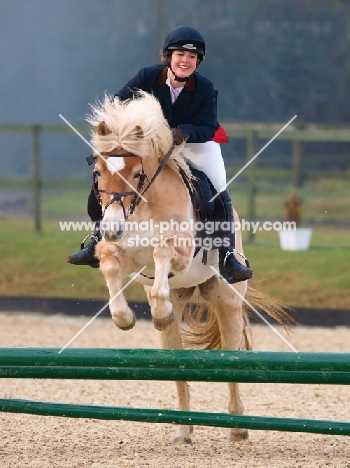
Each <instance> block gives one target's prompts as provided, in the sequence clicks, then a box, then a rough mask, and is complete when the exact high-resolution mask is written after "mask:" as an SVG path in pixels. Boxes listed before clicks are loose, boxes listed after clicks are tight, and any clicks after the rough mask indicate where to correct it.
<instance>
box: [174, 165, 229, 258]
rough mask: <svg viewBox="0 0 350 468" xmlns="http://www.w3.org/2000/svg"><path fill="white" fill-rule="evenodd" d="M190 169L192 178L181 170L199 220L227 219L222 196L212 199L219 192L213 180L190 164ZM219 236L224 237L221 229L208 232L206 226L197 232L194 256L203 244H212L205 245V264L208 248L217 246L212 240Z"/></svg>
mask: <svg viewBox="0 0 350 468" xmlns="http://www.w3.org/2000/svg"><path fill="white" fill-rule="evenodd" d="M190 170H191V173H192V176H193V177H192V178H189V177H188V176H187V175H186V174H185V173H184V172H183V171H180V172H181V176H182V178H183V180H184V182H185V184H186V187H187V189H188V191H189V194H190V197H191V201H192V206H193V209H194V211H195V212H196V213H197V216H198V219H197V221H199V222H200V223H201V224H202V225H205V224H206V223H208V222H209V223H215V222H217V221H222V220H224V219H226V218H227V216H226V208H225V205H224V203H223V202H222V200H221V197H216V198H215V199H214V200H211V199H212V198H213V197H214V196H215V195H216V194H217V191H216V189H215V187H214V186H213V184H212V182H211V180H210V179H209V178H208V177H207V175H206V174H205V173H204V172H203V171H200V170H198V169H195V168H194V167H192V166H190ZM217 237H222V232H221V231H220V230H219V231H216V230H213V232H210V233H208V232H207V231H206V229H205V227H204V228H203V229H201V230H199V231H197V232H196V236H195V239H196V249H195V252H194V255H193V256H194V257H195V256H196V255H197V254H198V252H199V250H200V249H201V247H202V246H204V245H211V247H210V248H206V247H204V249H203V257H202V263H204V265H205V264H206V263H207V254H208V250H212V249H215V248H217V247H215V246H214V247H213V242H211V241H212V240H213V239H214V238H217Z"/></svg>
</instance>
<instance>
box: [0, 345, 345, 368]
mask: <svg viewBox="0 0 350 468" xmlns="http://www.w3.org/2000/svg"><path fill="white" fill-rule="evenodd" d="M59 351H60V348H0V366H10V367H13V366H61V367H66V366H71V367H120V368H122V367H127V368H131V367H136V368H145V369H146V368H148V369H153V368H162V369H163V368H164V369H174V368H177V369H211V370H219V369H221V370H224V369H229V370H238V369H241V370H247V371H250V370H252V371H253V370H254V371H286V372H293V371H303V372H350V353H292V352H273V351H231V350H210V351H194V350H178V349H176V350H171V349H114V348H67V349H65V350H64V351H63V352H62V353H61V354H59Z"/></svg>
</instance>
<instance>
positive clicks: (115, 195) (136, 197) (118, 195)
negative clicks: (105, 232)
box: [86, 144, 175, 220]
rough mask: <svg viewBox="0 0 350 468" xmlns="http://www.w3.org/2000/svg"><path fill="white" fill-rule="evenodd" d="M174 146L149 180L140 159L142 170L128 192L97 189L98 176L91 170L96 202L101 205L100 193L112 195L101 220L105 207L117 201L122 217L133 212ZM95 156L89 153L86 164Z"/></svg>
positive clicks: (108, 154) (91, 162)
mask: <svg viewBox="0 0 350 468" xmlns="http://www.w3.org/2000/svg"><path fill="white" fill-rule="evenodd" d="M174 148H175V144H173V145H172V147H171V148H170V149H169V151H168V152H167V154H166V155H165V156H164V158H163V159H162V161H161V163H160V164H159V166H158V168H157V170H156V172H155V173H154V175H153V177H152V178H151V180H149V178H148V177H147V174H146V172H145V170H144V168H143V164H142V159H141V165H142V171H141V174H140V178H139V183H138V185H137V188H136V189H133V190H132V191H129V192H114V191H112V190H102V189H99V188H98V183H97V182H98V181H97V178H98V176H97V173H96V172H95V171H93V173H92V188H93V191H94V194H95V197H96V199H97V201H98V203H99V204H100V205H101V206H102V200H101V196H100V193H107V194H109V195H112V198H111V199H110V200H109V202H108V203H107V204H106V206H105V207H104V211H103V213H102V215H101V220H102V219H103V217H104V215H105V212H106V209H107V208H108V207H109V206H110V205H112V203H119V205H120V206H121V208H122V210H123V214H124V219H125V220H127V219H128V217H129V216H130V215H132V214H133V212H134V211H135V208H136V207H137V206H138V204H139V203H140V202H141V200H142V197H143V195H144V194H145V193H146V192H147V190H148V189H149V188H150V187H151V185H152V184H153V182H154V181H155V179H156V178H157V177H158V175H159V174H160V172H161V171H162V169H163V167H164V166H165V164H166V163H167V162H168V160H169V158H170V156H171V155H172V152H173V151H174ZM99 155H101V156H108V157H109V158H125V157H135V156H137V155H135V154H132V153H121V154H113V153H112V154H111V153H106V152H103V153H99ZM97 157H98V155H91V156H88V157H87V158H86V160H87V162H88V164H89V165H91V164H93V162H94V160H95V159H97ZM145 181H147V182H148V185H147V186H146V187H144V184H145ZM130 195H133V198H132V200H131V202H130V204H129V205H128V207H127V208H125V205H124V198H125V197H127V196H130Z"/></svg>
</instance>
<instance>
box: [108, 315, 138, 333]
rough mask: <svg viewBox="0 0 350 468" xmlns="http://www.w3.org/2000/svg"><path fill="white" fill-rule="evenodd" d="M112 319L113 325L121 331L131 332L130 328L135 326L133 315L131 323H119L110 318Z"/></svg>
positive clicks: (115, 319)
mask: <svg viewBox="0 0 350 468" xmlns="http://www.w3.org/2000/svg"><path fill="white" fill-rule="evenodd" d="M112 318H113V322H114V323H115V325H116V326H117V327H118V328H120V329H121V330H125V331H126V330H131V329H132V328H134V326H135V324H136V317H135V314H134V313H133V315H132V322H131V323H129V324H127V323H126V322H125V320H123V321H121V320H118V318H117V317H112Z"/></svg>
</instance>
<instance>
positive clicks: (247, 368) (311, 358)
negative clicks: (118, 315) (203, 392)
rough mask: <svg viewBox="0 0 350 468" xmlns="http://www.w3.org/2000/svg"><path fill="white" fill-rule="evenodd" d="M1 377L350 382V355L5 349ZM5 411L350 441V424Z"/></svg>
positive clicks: (16, 403)
mask: <svg viewBox="0 0 350 468" xmlns="http://www.w3.org/2000/svg"><path fill="white" fill-rule="evenodd" d="M0 378H40V379H67V378H69V379H101V380H108V379H113V380H168V381H173V380H189V381H207V382H211V381H213V382H256V383H266V382H269V383H271V382H275V383H303V384H339V385H349V384H350V353H288V352H262V351H256V352H255V351H226V350H225V351H188V350H152V349H110V348H108V349H101V348H96V349H95V348H77V349H74V348H73V349H72V348H71V349H65V350H64V351H63V352H62V353H60V349H59V348H0ZM0 411H3V412H10V413H28V414H39V415H46V416H63V417H73V418H96V419H116V420H128V421H141V422H158V423H174V424H196V425H205V426H220V427H237V428H246V429H261V430H276V431H292V432H314V433H319V434H338V435H350V423H348V422H343V421H322V420H310V419H294V418H275V417H265V416H264V417H262V416H248V415H243V416H242V415H233V414H222V413H200V412H192V411H191V412H184V411H172V410H163V409H162V410H157V409H143V408H119V407H102V406H92V405H80V404H79V405H77V404H61V403H52V402H35V401H27V400H15V399H0Z"/></svg>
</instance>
